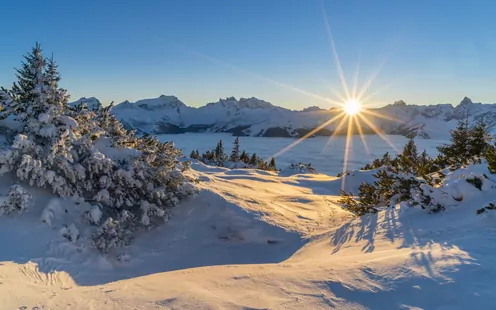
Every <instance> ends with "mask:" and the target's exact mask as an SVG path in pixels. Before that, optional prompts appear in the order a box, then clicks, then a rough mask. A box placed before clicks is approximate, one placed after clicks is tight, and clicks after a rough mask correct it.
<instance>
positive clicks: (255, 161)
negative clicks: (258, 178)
mask: <svg viewBox="0 0 496 310" xmlns="http://www.w3.org/2000/svg"><path fill="white" fill-rule="evenodd" d="M250 165H252V166H257V165H258V157H257V153H253V155H251V158H250Z"/></svg>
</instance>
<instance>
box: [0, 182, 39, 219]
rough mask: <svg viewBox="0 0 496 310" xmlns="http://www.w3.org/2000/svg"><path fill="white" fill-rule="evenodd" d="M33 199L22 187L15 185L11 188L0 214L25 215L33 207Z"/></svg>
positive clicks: (0, 208) (0, 207)
mask: <svg viewBox="0 0 496 310" xmlns="http://www.w3.org/2000/svg"><path fill="white" fill-rule="evenodd" d="M32 201H33V197H32V196H31V194H30V193H29V192H28V191H27V190H26V189H24V188H23V187H22V186H21V185H18V184H14V185H12V186H11V187H10V189H9V193H8V195H7V199H6V200H5V201H4V202H3V204H2V205H1V206H0V210H1V211H0V213H5V214H11V213H23V212H25V211H26V210H27V209H28V207H29V206H30V205H31V203H32Z"/></svg>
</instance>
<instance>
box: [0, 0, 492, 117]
mask: <svg viewBox="0 0 496 310" xmlns="http://www.w3.org/2000/svg"><path fill="white" fill-rule="evenodd" d="M323 8H325V10H326V12H327V14H326V15H327V18H328V21H329V25H330V27H331V30H332V34H333V36H334V40H335V43H336V47H337V50H338V53H339V56H340V58H341V62H342V66H343V70H344V72H345V75H346V76H347V78H348V82H349V83H351V84H352V83H353V79H354V74H355V71H356V68H357V64H359V65H360V74H359V78H358V81H359V83H364V82H365V80H367V79H368V78H369V77H370V76H371V75H372V74H373V73H374V72H376V70H377V69H378V68H379V67H380V65H381V64H384V65H383V66H382V70H381V71H380V74H379V75H378V77H377V78H376V79H375V80H374V82H373V84H372V86H371V88H370V91H369V93H373V92H374V91H376V90H380V89H382V90H381V91H380V92H379V93H377V94H376V96H375V97H374V101H373V102H371V103H372V104H374V105H380V104H386V103H391V102H393V101H394V100H398V99H403V100H405V101H406V102H407V103H412V104H431V103H445V102H450V103H458V102H459V101H460V100H461V99H462V98H463V96H469V97H471V98H472V99H473V100H474V101H482V102H496V18H495V12H496V1H494V0H484V1H482V0H474V1H457V0H451V1H447V0H419V1H402V0H398V1H392V0H387V1H386V0H373V1H372V0H360V1H357V0H347V1H338V0H324V1H321V0H251V1H248V0H246V1H242V0H224V1H220V0H210V1H207V0H196V1H193V0H181V1H172V0H161V1H159V0H156V1H153V0H146V1H122V0H121V1H114V0H105V1H102V0H98V1H94V0H90V1H9V2H8V3H2V8H1V10H2V14H1V17H0V28H1V29H2V30H3V36H2V40H1V41H2V43H1V48H0V85H4V86H10V85H11V83H12V81H13V80H14V70H13V67H18V66H19V65H20V61H21V59H22V57H21V56H22V55H23V54H24V53H25V52H27V51H29V50H30V48H31V46H32V45H33V44H34V43H35V42H36V41H39V42H41V44H42V46H43V48H44V50H45V52H46V53H47V55H49V54H50V53H51V52H53V53H54V55H55V58H56V60H58V63H59V65H60V70H61V73H62V77H63V81H62V86H63V87H65V88H67V89H68V90H69V92H70V93H71V96H72V99H74V100H76V99H78V98H79V97H82V96H86V97H89V96H95V97H97V98H99V99H101V100H102V101H104V102H108V101H112V100H113V101H115V102H117V103H118V102H121V101H123V100H126V99H128V100H130V101H134V100H137V99H142V98H151V97H157V96H159V95H160V94H170V95H176V96H177V97H179V98H180V99H181V100H182V101H184V102H185V103H186V104H188V105H193V106H198V105H201V104H204V103H206V102H211V101H217V100H218V99H219V98H221V97H227V96H235V97H252V96H255V97H259V98H262V99H265V100H267V101H270V102H272V103H274V104H278V105H282V106H286V107H289V108H302V107H306V106H310V105H318V106H321V107H329V103H326V102H323V101H320V100H319V99H316V98H314V97H311V96H308V95H304V94H302V93H299V92H297V91H294V90H290V89H288V88H285V87H282V86H280V85H278V84H276V83H272V82H270V81H268V80H267V79H263V78H261V77H260V76H264V77H266V78H268V79H271V80H275V81H277V82H280V83H284V84H288V85H291V86H294V87H297V88H299V89H303V90H305V91H307V92H311V93H314V94H317V95H319V96H326V97H331V98H335V96H333V95H332V92H331V91H330V88H331V87H333V88H335V89H337V90H340V91H341V90H342V88H341V85H340V83H339V76H338V73H337V69H336V68H337V67H336V63H335V61H334V58H333V56H332V52H331V49H330V45H329V40H328V36H327V31H326V24H325V20H324V17H323ZM212 58H215V59H217V60H220V61H221V62H218V61H214V60H213V59H212ZM233 66H235V67H237V68H239V69H235V68H233Z"/></svg>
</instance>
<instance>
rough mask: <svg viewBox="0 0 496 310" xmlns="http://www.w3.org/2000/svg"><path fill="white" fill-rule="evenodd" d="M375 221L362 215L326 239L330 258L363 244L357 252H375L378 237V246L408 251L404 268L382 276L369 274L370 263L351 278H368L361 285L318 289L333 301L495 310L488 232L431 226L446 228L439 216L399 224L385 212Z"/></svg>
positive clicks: (328, 284)
mask: <svg viewBox="0 0 496 310" xmlns="http://www.w3.org/2000/svg"><path fill="white" fill-rule="evenodd" d="M380 216H381V215H380V214H372V215H366V216H363V217H361V218H359V219H355V220H352V221H349V222H347V223H346V224H344V225H343V226H341V227H340V228H339V229H338V230H337V231H336V232H335V233H334V234H333V235H332V236H331V245H332V246H334V249H333V251H332V254H336V253H337V252H339V251H341V250H344V248H345V247H347V246H355V245H353V243H359V244H360V245H361V244H364V245H363V246H362V248H361V250H362V252H363V253H364V255H367V253H371V252H374V250H375V249H376V247H375V242H376V241H377V240H378V239H377V238H378V237H380V238H381V242H384V241H385V240H386V241H387V240H389V241H390V242H395V243H396V244H397V248H399V249H401V248H407V247H408V248H411V249H412V253H411V254H410V259H407V261H406V262H405V264H406V266H399V267H397V268H399V269H398V270H394V271H390V272H385V271H384V270H374V269H373V268H372V267H370V266H374V265H373V263H370V265H368V266H367V267H363V268H361V269H360V270H359V274H358V275H355V277H356V278H359V279H364V278H365V279H367V280H366V281H367V282H366V283H368V284H367V285H366V286H360V285H358V286H357V287H353V286H350V285H345V284H343V283H341V282H334V281H324V282H322V283H320V284H321V285H322V287H324V288H326V289H328V290H330V291H331V292H332V293H333V294H334V295H335V296H336V298H338V299H345V300H346V301H348V302H352V303H358V304H360V305H363V306H365V307H367V308H371V309H375V308H377V307H379V306H380V309H410V308H419V309H439V308H442V309H470V308H474V309H496V298H495V297H494V289H493V285H492V283H491V281H487V279H494V278H495V277H496V267H495V266H496V264H495V260H494V258H493V257H494V250H495V246H494V244H496V243H495V242H496V234H495V231H494V230H493V229H492V228H487V229H486V230H484V228H483V227H473V228H470V229H468V230H467V229H465V231H464V232H462V233H460V231H455V229H456V228H449V227H439V226H436V222H435V221H436V220H441V221H444V224H446V223H447V222H448V223H449V219H448V220H447V221H446V220H445V219H442V218H441V217H442V216H443V214H442V213H441V214H435V215H432V214H425V216H424V215H422V214H421V216H420V217H417V218H414V219H412V218H401V220H400V218H399V217H398V213H397V212H396V211H395V210H393V209H389V210H386V211H385V213H384V214H383V217H380ZM436 217H437V218H436ZM425 222H427V224H426V223H425ZM442 223H443V222H438V225H442ZM432 224H433V225H432ZM429 227H431V229H429ZM481 236H484V241H483V242H481V240H480V238H481ZM384 237H385V238H384ZM433 251H436V252H435V257H433V253H434V252H433ZM384 255H385V256H387V255H388V254H387V253H385V254H384ZM446 262H450V264H446ZM489 262H490V263H489ZM377 266H380V264H378V265H377ZM413 270H415V271H413ZM363 281H364V280H360V282H361V283H362V284H363V283H364V282H363Z"/></svg>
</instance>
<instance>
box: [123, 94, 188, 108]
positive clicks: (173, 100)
mask: <svg viewBox="0 0 496 310" xmlns="http://www.w3.org/2000/svg"><path fill="white" fill-rule="evenodd" d="M115 108H116V109H117V110H120V109H131V108H140V109H144V110H149V111H158V110H163V109H181V108H186V105H185V104H184V103H183V102H182V101H181V100H179V99H178V98H177V97H176V96H166V95H161V96H160V97H158V98H150V99H142V100H138V101H136V102H129V101H128V100H126V101H124V102H122V103H119V104H118V105H117V106H116V107H115Z"/></svg>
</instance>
